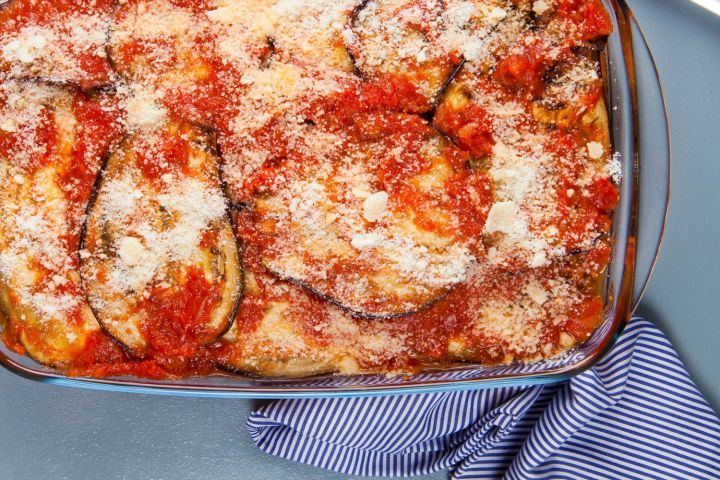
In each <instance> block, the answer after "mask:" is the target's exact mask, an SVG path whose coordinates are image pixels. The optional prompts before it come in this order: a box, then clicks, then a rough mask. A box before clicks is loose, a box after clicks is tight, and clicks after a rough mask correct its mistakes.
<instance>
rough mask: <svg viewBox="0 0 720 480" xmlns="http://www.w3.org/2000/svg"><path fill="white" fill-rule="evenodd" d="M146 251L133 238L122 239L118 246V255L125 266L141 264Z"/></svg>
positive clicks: (139, 242)
mask: <svg viewBox="0 0 720 480" xmlns="http://www.w3.org/2000/svg"><path fill="white" fill-rule="evenodd" d="M146 253H147V250H146V249H145V247H144V246H143V244H142V242H141V241H140V240H138V239H137V238H135V237H123V238H122V239H121V240H120V243H119V245H118V254H119V255H120V258H121V259H122V261H123V262H125V264H126V265H129V266H134V265H138V264H139V263H140V262H142V260H143V257H144V256H145V254H146Z"/></svg>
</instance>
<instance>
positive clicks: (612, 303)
mask: <svg viewBox="0 0 720 480" xmlns="http://www.w3.org/2000/svg"><path fill="white" fill-rule="evenodd" d="M605 3H606V6H607V7H608V10H609V11H610V14H611V17H612V20H613V24H614V31H613V33H612V35H611V36H610V38H609V40H608V43H607V47H606V49H605V52H604V54H603V63H604V69H605V72H606V73H605V75H606V78H607V81H606V87H607V98H608V104H609V110H610V114H611V115H610V119H611V120H610V128H611V133H612V136H613V143H614V149H615V151H616V153H617V154H618V155H619V158H620V159H621V162H622V164H623V171H624V179H623V182H622V184H621V186H620V191H621V200H620V204H619V206H618V208H617V210H616V212H615V214H614V222H613V234H614V236H615V245H614V251H613V256H612V262H611V264H610V266H609V268H608V271H607V275H606V281H605V286H604V298H605V306H604V322H603V323H602V325H601V326H600V327H599V328H598V330H597V331H596V332H595V333H594V334H593V336H592V337H591V338H590V339H589V340H588V341H587V342H585V343H584V344H582V345H580V346H579V347H578V348H576V349H574V350H572V351H571V352H569V353H568V354H566V355H565V356H563V357H562V358H558V359H553V360H551V361H546V362H541V363H535V364H528V365H511V366H493V367H487V366H479V365H472V364H462V365H456V366H454V367H453V368H443V369H438V370H430V371H426V372H424V373H422V374H418V375H414V376H411V377H399V376H398V377H387V376H381V375H361V376H345V377H343V376H323V377H316V378H312V379H305V380H292V381H291V380H278V379H273V380H268V379H260V378H250V377H242V376H237V375H220V374H218V375H212V376H209V377H203V378H187V379H182V380H175V381H167V380H163V381H155V380H144V379H137V378H134V377H132V378H131V377H117V378H107V379H85V378H69V377H66V376H64V375H63V374H61V373H58V372H56V371H54V370H52V369H48V368H45V367H41V366H39V365H37V364H36V363H34V362H33V361H32V360H30V359H29V358H27V357H22V356H19V355H17V354H15V353H13V352H11V351H9V350H8V349H7V348H6V347H5V346H4V345H3V346H2V347H0V362H2V364H3V365H4V366H5V367H7V368H9V369H10V370H11V371H13V372H15V373H18V374H20V375H23V376H26V377H28V378H31V379H34V380H39V381H43V382H47V383H53V384H60V385H66V386H74V387H83V388H93V389H103V390H115V391H129V392H141V393H155V394H166V395H178V396H214V397H254V398H261V397H263V398H280V397H284V398H293V397H321V396H364V395H378V394H397V393H417V392H430V391H446V390H459V389H478V388H489V387H496V386H500V385H521V384H523V385H525V384H535V383H546V382H553V381H559V380H563V379H566V378H568V377H570V376H572V375H574V374H577V373H579V372H581V371H583V370H584V369H586V368H588V367H589V366H591V365H592V364H593V363H594V362H595V361H597V360H598V359H599V358H600V357H601V356H602V354H603V353H604V352H605V351H606V350H607V348H609V346H610V345H611V344H612V342H613V340H614V338H615V337H616V336H617V333H618V332H619V331H620V329H621V328H622V326H623V325H624V324H625V322H626V321H627V320H628V319H629V316H630V314H631V310H632V307H633V305H634V304H635V302H636V301H637V299H638V298H639V296H640V294H641V292H642V289H643V287H644V285H645V284H646V282H647V278H648V277H649V274H650V272H651V270H652V265H653V263H654V259H655V256H656V254H657V250H658V246H659V243H660V239H661V237H662V230H663V226H664V218H665V213H666V207H667V197H668V187H667V185H668V181H669V141H668V137H667V121H666V115H665V111H664V105H663V102H662V92H661V89H660V86H659V82H658V80H657V74H656V72H655V69H654V65H653V63H652V59H651V57H650V54H649V51H648V50H647V46H646V45H645V43H644V40H643V39H642V34H641V33H640V31H639V29H638V27H637V25H636V23H635V22H634V19H633V17H632V14H631V13H630V11H629V10H628V8H627V6H626V5H625V4H624V3H623V2H621V1H616V0H607V1H606V2H605ZM639 81H641V82H643V83H642V86H641V87H640V88H638V82H639ZM645 84H647V85H645ZM646 88H647V89H646ZM646 121H647V122H648V123H647V124H646V123H645V122H646ZM650 121H654V122H655V124H652V123H650ZM646 146H647V147H648V148H655V149H658V148H660V149H661V150H662V151H657V150H656V151H654V152H652V153H651V154H649V155H648V153H646V150H645V147H646ZM640 152H642V157H641V155H640ZM648 152H649V150H648ZM641 185H647V186H648V188H640V187H641Z"/></svg>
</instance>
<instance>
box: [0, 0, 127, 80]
mask: <svg viewBox="0 0 720 480" xmlns="http://www.w3.org/2000/svg"><path fill="white" fill-rule="evenodd" d="M114 6H115V0H94V1H92V2H88V1H85V0H53V1H42V2H40V1H37V0H12V1H10V2H7V4H6V5H2V8H0V35H2V36H5V35H6V34H16V33H17V32H19V31H21V30H22V29H23V28H26V27H29V26H40V27H48V28H53V29H54V30H56V31H58V32H59V33H60V35H59V38H60V40H59V41H58V40H57V39H55V40H54V41H56V42H59V43H58V45H56V47H57V48H59V49H60V50H61V51H63V53H64V55H65V56H66V57H67V58H68V59H69V60H70V61H71V62H72V63H75V64H76V65H77V66H78V67H79V72H72V73H71V76H70V77H68V78H65V75H61V78H60V80H65V81H70V82H73V83H75V84H78V85H80V86H81V87H82V88H93V87H98V86H101V85H107V84H108V83H109V82H110V79H111V78H112V68H111V67H110V63H109V62H108V60H107V58H106V57H105V56H101V55H98V54H97V53H96V52H95V51H94V49H85V48H75V49H72V48H70V44H68V43H66V42H64V40H63V37H64V36H65V35H67V34H68V33H70V32H69V30H68V29H66V28H65V27H64V25H65V24H66V21H67V19H68V18H71V17H73V16H77V15H79V14H84V15H97V16H100V17H104V18H109V16H110V14H111V12H112V11H113V8H114ZM81 47H84V46H81ZM1 68H6V66H3V65H2V62H1V61H0V69H1Z"/></svg>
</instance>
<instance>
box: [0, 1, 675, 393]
mask: <svg viewBox="0 0 720 480" xmlns="http://www.w3.org/2000/svg"><path fill="white" fill-rule="evenodd" d="M603 2H604V4H605V5H606V7H608V9H609V10H612V11H611V16H614V18H615V19H616V20H617V22H616V23H617V24H616V28H617V29H618V32H617V35H618V38H619V40H620V47H621V48H622V52H623V55H622V60H624V63H625V68H626V70H627V72H626V73H627V76H626V78H624V80H625V81H626V82H627V84H628V87H629V92H630V98H631V106H630V107H629V108H630V109H631V119H632V120H631V121H632V125H631V127H632V133H633V136H632V140H631V141H632V145H631V146H630V148H631V152H632V154H633V158H632V165H633V172H632V175H629V172H625V174H626V179H632V187H631V190H630V193H631V195H632V199H631V203H630V209H631V211H630V219H629V226H628V228H629V229H630V230H629V233H628V235H627V236H626V237H624V240H625V255H624V262H623V263H624V269H623V274H622V281H621V283H620V287H619V288H618V289H617V291H616V299H615V301H614V308H613V313H612V321H611V324H610V325H609V328H608V329H607V332H606V333H605V335H604V336H603V337H602V338H601V340H600V342H598V344H597V346H596V347H595V348H594V350H593V351H592V352H590V353H589V354H588V355H587V356H586V357H585V358H583V359H581V360H579V361H578V362H576V363H572V364H568V365H565V366H559V367H554V368H549V369H547V370H543V371H540V372H538V373H523V374H517V373H511V372H509V373H504V374H496V375H494V376H490V377H482V376H480V377H477V378H472V379H461V380H457V379H436V380H413V379H412V377H411V378H410V379H409V380H407V381H406V383H404V384H400V383H397V384H386V385H382V384H381V385H367V384H362V383H359V384H355V385H340V386H330V387H328V386H325V387H323V386H320V387H317V386H315V387H309V386H307V385H303V386H293V383H292V382H291V383H288V384H281V383H280V382H279V381H277V380H272V379H261V380H259V382H263V383H258V384H257V385H254V386H244V385H235V386H233V385H213V384H206V385H202V384H188V383H183V382H185V381H190V380H196V381H197V380H201V379H204V378H212V377H219V376H223V377H229V378H237V379H239V380H240V379H242V380H252V379H251V378H250V377H243V376H237V375H226V374H220V375H211V376H209V377H190V378H187V379H181V380H179V381H168V380H165V381H150V380H146V379H142V378H137V377H127V378H84V377H83V378H80V377H78V378H76V377H68V376H66V375H64V374H63V373H60V372H59V371H57V370H53V369H50V368H46V367H43V366H41V365H39V364H35V366H37V367H39V368H35V366H32V367H31V366H28V365H24V364H23V363H20V362H19V361H18V360H16V359H15V358H13V357H19V355H17V354H14V353H13V352H10V351H8V350H7V349H6V347H5V346H4V345H0V365H2V366H3V367H5V368H7V369H8V370H10V371H11V372H13V373H15V374H18V375H20V376H23V377H25V378H29V379H31V380H35V381H40V382H44V383H48V384H55V385H63V386H69V387H76V388H85V389H95V390H105V391H122V392H132V393H146V394H156V395H170V396H192V397H222V398H317V397H343V396H345V397H346V396H372V395H396V394H412V393H428V392H433V391H457V390H476V389H483V388H492V387H499V386H515V385H532V384H542V383H552V382H557V381H562V380H566V379H568V378H570V377H572V376H574V375H577V374H579V373H581V372H583V371H585V370H587V369H588V368H590V367H591V366H592V365H593V364H595V363H596V362H597V361H598V360H599V359H600V358H601V357H602V355H603V354H604V353H605V352H606V351H607V350H608V349H609V348H610V347H611V346H612V344H613V343H614V341H615V339H616V338H617V336H618V335H619V333H620V332H621V331H622V329H623V328H624V325H625V324H626V323H627V321H628V320H629V319H630V316H631V314H632V311H633V310H634V308H635V307H636V306H637V303H638V302H639V299H640V297H641V296H642V294H643V293H644V291H645V289H646V287H647V283H648V282H649V278H650V276H651V275H652V271H653V269H654V266H655V264H656V262H657V258H658V255H659V251H660V247H661V243H662V239H663V236H664V232H665V219H666V217H667V209H668V205H669V189H670V175H669V169H670V165H671V161H672V160H671V152H670V151H668V158H667V161H668V175H667V182H668V185H667V187H668V195H667V198H666V203H665V206H664V213H663V214H662V225H661V228H660V232H659V234H658V238H657V240H656V243H655V242H653V245H656V248H655V252H654V255H653V257H652V261H651V264H650V267H649V269H648V272H647V275H646V276H644V277H643V278H642V279H638V278H636V276H635V275H636V273H637V271H636V263H637V255H636V251H635V248H636V245H637V235H638V222H639V218H638V217H639V197H640V187H641V185H640V184H639V177H640V175H639V170H640V168H641V158H640V140H639V135H640V131H639V126H638V123H639V118H638V117H639V115H638V93H637V78H636V71H635V67H636V63H635V53H634V50H633V48H634V35H633V27H634V28H635V29H636V30H637V32H638V33H639V35H638V37H639V42H640V44H641V46H644V48H645V49H646V50H647V54H648V55H649V57H650V61H651V63H652V67H653V69H654V73H655V78H654V79H653V80H656V81H657V84H658V87H659V92H660V97H661V100H662V109H663V113H664V117H665V118H664V122H665V125H664V126H665V128H666V131H667V145H668V147H669V146H670V138H669V121H668V114H667V106H666V104H665V97H664V92H663V90H662V84H661V83H660V79H659V75H658V71H657V67H656V65H655V62H654V59H653V58H652V53H651V52H650V50H649V48H648V46H647V42H646V40H645V38H644V35H643V33H642V31H641V30H640V28H639V25H638V24H637V22H636V20H635V18H634V16H633V14H632V12H631V10H630V9H629V7H628V6H627V4H626V3H625V1H624V0H603ZM610 61H611V60H610ZM609 80H610V79H608V81H609ZM611 117H612V112H611ZM611 120H612V118H611ZM616 150H617V148H616ZM618 261H620V259H617V258H615V259H613V262H618ZM635 281H638V284H637V285H635V283H634V282H635ZM634 287H637V288H635V289H634ZM634 291H635V292H639V293H635V296H633V292H634ZM606 323H607V320H606ZM22 358H25V357H22ZM31 363H34V362H32V361H31ZM473 368H475V369H477V368H478V366H477V365H473V364H467V365H463V366H461V367H454V368H446V369H443V370H441V371H442V372H453V371H458V372H461V371H471V370H472V369H473ZM373 376H374V375H354V376H351V377H345V378H355V379H359V378H367V377H373ZM311 380H316V379H296V380H294V381H293V382H295V383H299V382H302V381H311Z"/></svg>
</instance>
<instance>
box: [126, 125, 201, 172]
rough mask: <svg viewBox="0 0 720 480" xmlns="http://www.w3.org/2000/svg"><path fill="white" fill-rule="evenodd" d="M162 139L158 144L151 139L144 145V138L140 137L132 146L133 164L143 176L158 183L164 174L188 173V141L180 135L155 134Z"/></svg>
mask: <svg viewBox="0 0 720 480" xmlns="http://www.w3.org/2000/svg"><path fill="white" fill-rule="evenodd" d="M153 135H160V136H162V138H161V139H160V141H159V142H158V141H157V139H156V138H152V139H151V140H150V142H149V143H148V144H147V145H145V142H144V138H142V137H140V138H137V140H136V145H133V146H132V147H131V148H132V151H133V154H134V155H135V164H136V165H137V167H138V168H139V169H140V171H141V172H142V173H143V176H144V177H145V178H147V179H148V180H150V181H152V182H159V181H160V179H161V177H162V176H163V175H165V174H173V173H184V174H187V173H188V171H189V165H188V162H189V161H190V148H189V145H188V141H187V140H186V139H184V138H182V136H180V135H171V134H167V133H165V132H161V133H156V134H153Z"/></svg>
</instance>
